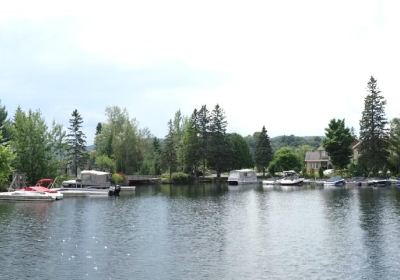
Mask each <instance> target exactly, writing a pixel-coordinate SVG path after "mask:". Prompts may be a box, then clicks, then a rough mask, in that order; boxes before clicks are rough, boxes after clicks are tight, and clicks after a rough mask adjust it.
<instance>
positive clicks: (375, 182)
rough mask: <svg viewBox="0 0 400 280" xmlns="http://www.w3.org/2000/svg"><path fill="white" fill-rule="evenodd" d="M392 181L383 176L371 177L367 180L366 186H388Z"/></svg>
mask: <svg viewBox="0 0 400 280" xmlns="http://www.w3.org/2000/svg"><path fill="white" fill-rule="evenodd" d="M391 184H392V182H391V181H390V180H388V179H384V178H373V179H371V180H368V182H367V185H368V186H374V187H386V186H390V185H391Z"/></svg>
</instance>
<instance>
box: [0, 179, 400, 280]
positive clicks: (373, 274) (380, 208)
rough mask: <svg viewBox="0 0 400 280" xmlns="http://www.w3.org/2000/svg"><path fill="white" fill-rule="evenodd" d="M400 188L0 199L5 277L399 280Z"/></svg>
mask: <svg viewBox="0 0 400 280" xmlns="http://www.w3.org/2000/svg"><path fill="white" fill-rule="evenodd" d="M399 277H400V190H398V189H395V188H387V189H375V188H362V189H334V188H330V189H315V188H305V187H301V188H298V189H266V188H262V187H261V186H253V187H246V188H234V189H228V188H227V187H226V186H225V185H223V186H214V185H202V186H181V187H170V186H157V187H141V188H137V190H136V193H135V194H134V195H133V196H128V197H126V196H124V197H120V198H92V199H90V198H89V199H88V198H66V199H64V200H63V201H57V202H53V203H48V202H46V203H42V202H33V203H25V202H19V203H10V202H0V279H399Z"/></svg>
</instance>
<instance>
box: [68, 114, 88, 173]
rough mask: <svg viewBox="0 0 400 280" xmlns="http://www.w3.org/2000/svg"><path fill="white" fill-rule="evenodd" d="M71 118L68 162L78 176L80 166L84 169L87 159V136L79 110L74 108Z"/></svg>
mask: <svg viewBox="0 0 400 280" xmlns="http://www.w3.org/2000/svg"><path fill="white" fill-rule="evenodd" d="M71 116H72V118H71V119H70V120H69V123H70V126H69V127H68V130H69V133H68V135H67V144H68V164H69V165H70V167H71V169H72V171H73V173H74V174H75V176H78V168H81V169H83V167H84V165H85V163H86V161H87V153H86V140H85V138H86V136H85V134H84V133H83V132H82V130H81V128H82V123H83V120H82V116H81V115H80V114H79V112H78V110H76V109H75V110H74V111H73V112H72V114H71Z"/></svg>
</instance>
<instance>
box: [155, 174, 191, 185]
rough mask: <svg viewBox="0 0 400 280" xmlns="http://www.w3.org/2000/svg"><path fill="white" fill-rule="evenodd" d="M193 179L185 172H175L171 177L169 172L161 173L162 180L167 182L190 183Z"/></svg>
mask: <svg viewBox="0 0 400 280" xmlns="http://www.w3.org/2000/svg"><path fill="white" fill-rule="evenodd" d="M192 181H193V177H191V176H190V175H189V174H187V173H184V172H174V173H172V174H171V180H170V179H169V173H164V174H162V175H161V182H162V183H165V184H189V183H191V182H192Z"/></svg>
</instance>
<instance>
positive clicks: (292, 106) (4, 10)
mask: <svg viewBox="0 0 400 280" xmlns="http://www.w3.org/2000/svg"><path fill="white" fill-rule="evenodd" d="M398 3H399V1H396V0H393V1H389V0H387V1H386V0H351V1H349V0H335V1H324V0H302V1H298V0H280V1H268V0H263V1H252V0H246V1H232V0H230V1H218V0H212V1H211V0H210V1H209V0H202V1H189V0H182V1H177V0H169V1H165V0H164V1H162V0H160V1H155V0H146V1H132V0H129V1H119V0H113V1H99V0H96V1H92V0H89V1H88V0H79V1H77V0H68V1H55V0H49V1H47V0H36V1H30V0H28V1H22V0H13V1H2V3H1V4H0V99H1V102H2V104H4V105H6V107H7V109H8V111H9V113H10V114H11V115H12V114H13V113H14V111H15V109H16V107H17V106H18V105H20V106H21V107H22V108H23V109H40V110H41V112H42V113H43V116H44V117H45V118H46V120H47V121H48V122H49V123H50V122H51V121H52V120H56V121H57V122H59V123H62V124H64V126H65V127H67V126H68V119H69V118H70V114H71V112H72V110H73V109H75V108H77V109H78V111H80V112H81V114H82V116H83V119H84V129H85V133H86V134H87V136H88V140H89V142H91V141H92V139H93V134H94V132H95V127H96V124H97V122H99V121H104V120H105V116H104V111H105V108H106V107H107V106H110V105H117V106H121V107H126V108H127V110H128V112H129V114H130V116H131V117H134V118H136V119H137V121H138V122H139V126H140V127H142V128H143V127H147V128H149V129H150V131H151V132H152V133H153V134H154V135H156V136H158V137H163V136H164V135H165V134H166V132H167V122H168V120H169V119H170V118H172V117H173V115H174V112H175V111H177V110H178V109H180V110H181V111H182V113H183V114H184V115H190V114H191V112H192V111H193V109H194V108H199V107H200V106H201V105H202V104H207V106H209V107H213V106H214V105H215V104H216V103H219V104H220V105H221V106H222V108H223V109H224V110H225V112H226V116H227V120H228V130H229V132H238V133H240V134H242V135H247V134H252V133H253V132H255V131H257V130H260V129H261V127H262V126H263V125H265V126H266V128H267V130H268V132H269V135H270V136H272V137H273V136H278V135H282V134H286V135H289V134H295V135H323V134H324V128H325V127H326V126H327V124H328V122H329V120H330V119H332V118H345V119H346V123H347V125H348V126H349V127H351V126H352V127H354V128H355V129H356V130H358V128H359V120H360V118H361V111H362V109H363V106H364V97H365V95H366V93H367V92H366V85H367V82H368V80H369V77H370V76H371V75H373V76H374V77H375V78H376V79H377V80H378V86H379V88H380V89H381V90H382V94H383V95H384V97H385V98H386V100H387V107H386V113H387V116H388V118H389V119H391V118H393V117H400V107H399V104H400V79H399V77H400V71H399V68H400V35H399V34H400V17H399V16H398V13H399V10H400V9H399V8H400V4H398Z"/></svg>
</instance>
